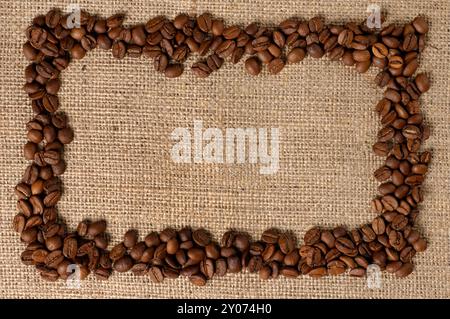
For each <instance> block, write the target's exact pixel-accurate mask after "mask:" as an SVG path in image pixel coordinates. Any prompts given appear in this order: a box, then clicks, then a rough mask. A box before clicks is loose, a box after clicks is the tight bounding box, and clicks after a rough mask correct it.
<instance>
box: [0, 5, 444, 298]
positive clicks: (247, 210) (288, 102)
mask: <svg viewBox="0 0 450 319" xmlns="http://www.w3.org/2000/svg"><path fill="white" fill-rule="evenodd" d="M68 3H69V1H31V0H27V1H19V0H16V1H7V0H4V1H1V3H0V16H1V18H0V24H1V28H0V30H1V32H0V49H1V52H0V69H1V73H2V75H1V95H2V98H1V102H0V103H1V117H0V175H1V179H0V187H1V190H0V211H1V219H0V227H1V233H0V259H1V262H0V296H1V297H8V298H42V297H47V298H56V297H62V298H78V297H87V298H91V297H101V298H118V297H125V298H131V297H139V298H155V297H164V298H177V297H189V298H190V297H192V298H212V297H216V298H217V297H229V298H234V297H262V298H280V297H281V298H318V297H325V298H336V297H337V298H343V297H353V298H360V297H365V298H379V297H388V298H402V297H410V298H423V297H424V298H430V297H445V298H448V297H449V296H450V285H449V279H450V278H449V261H448V257H449V235H450V233H449V225H450V223H449V219H448V212H449V211H450V198H449V184H450V181H449V174H450V173H449V172H450V155H449V141H450V126H449V124H450V111H449V105H450V97H449V93H448V89H449V80H448V77H449V71H450V70H449V63H450V56H449V43H450V35H449V21H450V15H449V12H450V11H449V9H450V6H449V3H448V1H446V0H431V1H421V0H415V1H381V2H380V1H375V3H378V4H380V5H382V7H383V9H384V10H385V11H387V13H388V14H387V22H401V23H404V22H407V21H410V20H411V19H412V18H414V17H415V16H416V15H418V14H423V15H424V16H426V17H427V19H428V20H429V21H430V24H431V28H430V34H429V42H428V47H427V49H426V50H425V52H424V54H423V56H422V58H421V70H423V71H427V72H429V73H430V76H431V79H432V89H431V90H430V91H429V92H428V93H426V94H425V96H424V97H423V98H422V101H423V109H424V113H425V116H426V121H427V123H428V124H429V125H430V126H431V128H432V137H431V139H430V140H429V141H427V143H426V146H427V147H429V148H432V149H433V154H434V160H433V163H432V166H431V171H430V172H429V174H428V178H427V181H426V184H425V203H424V204H423V205H422V210H421V216H420V219H419V225H420V227H421V229H422V230H423V233H424V234H425V236H426V237H427V238H428V240H429V249H428V250H427V251H426V252H425V253H421V254H419V255H418V256H416V258H415V264H416V271H415V272H414V273H413V274H412V275H411V276H409V277H408V278H406V279H401V280H399V279H395V278H394V277H393V276H391V275H387V274H383V276H382V283H381V288H380V289H369V288H368V285H367V282H366V281H365V280H364V279H355V278H350V277H349V276H339V277H335V278H325V279H320V280H314V279H311V278H309V277H300V278H298V279H296V280H292V279H289V280H288V279H285V278H280V279H278V280H276V281H267V282H263V281H260V280H259V278H258V277H257V276H256V275H249V274H239V275H229V276H227V277H225V278H220V279H216V280H213V281H211V282H209V283H208V284H207V285H206V287H202V288H199V287H195V286H193V285H191V284H190V283H189V282H188V281H187V280H185V278H180V279H177V280H172V281H170V280H167V281H165V282H164V283H163V284H159V285H156V284H153V283H151V282H150V281H149V280H148V278H139V277H135V276H133V275H132V274H130V273H128V274H120V275H117V274H115V275H114V276H112V278H110V280H109V281H107V282H101V281H98V280H96V279H95V278H93V277H92V278H89V279H88V280H87V281H85V282H83V283H82V287H81V289H68V288H67V287H66V286H65V283H64V282H58V283H46V282H44V281H42V280H41V279H40V278H39V277H38V276H37V275H36V271H35V270H34V268H32V267H26V266H24V265H22V264H21V262H20V257H19V255H20V252H21V250H22V244H20V243H19V237H18V235H17V234H15V233H14V232H13V231H11V227H10V225H11V219H12V217H13V216H14V214H15V210H16V208H15V201H16V198H15V196H14V195H13V191H12V190H13V187H14V185H15V183H16V182H17V181H18V180H19V179H20V178H21V175H22V173H23V170H24V169H25V167H26V161H25V160H24V159H23V158H22V146H23V144H24V143H25V140H26V139H25V123H26V122H27V121H28V120H29V119H30V117H31V116H32V111H31V108H30V102H29V100H28V98H27V96H26V95H25V94H24V93H23V91H22V89H21V87H22V85H23V70H24V67H25V66H26V64H27V62H26V61H25V59H24V58H23V57H22V54H21V48H22V44H23V42H24V39H25V37H24V32H23V31H24V30H25V28H26V27H27V26H28V24H29V23H30V21H31V19H32V17H33V16H35V15H36V14H37V13H44V12H46V11H48V10H49V9H50V8H52V7H58V8H61V9H64V8H65V7H66V5H67V4H68ZM78 3H79V4H80V5H81V7H82V8H83V9H86V10H88V11H89V12H91V13H99V14H102V15H104V16H107V15H110V14H113V13H116V12H120V11H122V12H126V13H127V16H128V17H127V23H138V22H145V21H146V20H147V18H148V17H151V16H154V15H156V14H165V15H168V16H171V17H172V16H174V15H175V14H176V13H179V12H188V13H192V14H195V13H201V12H203V11H205V10H207V11H210V12H211V13H213V14H214V15H216V16H220V17H223V18H224V19H225V20H226V21H227V22H228V23H237V24H246V23H248V22H251V21H259V22H262V23H267V24H270V23H278V22H280V21H281V20H282V19H284V18H286V17H289V16H292V15H295V16H299V17H304V18H310V17H312V16H314V15H315V14H320V15H323V16H324V17H325V18H326V20H327V21H329V22H343V21H348V20H352V21H360V20H361V19H363V18H364V17H365V16H366V8H367V5H368V4H369V2H368V1H363V0H345V1H339V2H335V1H312V0H308V1H300V0H297V1H276V0H265V1H248V0H236V1H228V2H227V1H225V2H224V1H220V0H208V1H200V0H194V1H184V0H183V1H180V0H170V1H159V2H157V1H145V0H133V1H131V0H126V1H122V0H114V1H96V2H95V3H94V1H81V0H79V1H78ZM264 73H265V74H263V75H261V76H259V77H257V78H251V77H249V76H248V75H246V73H245V72H244V71H243V63H242V62H240V63H239V64H237V65H232V64H231V63H227V64H225V66H224V67H223V68H222V69H221V70H220V71H219V72H217V73H214V74H213V75H212V76H211V77H209V78H208V79H197V78H194V76H193V74H192V73H191V72H185V74H184V75H183V76H182V77H180V78H178V79H175V80H166V79H165V78H163V77H162V76H161V75H159V74H156V73H155V72H154V70H153V66H152V65H151V63H150V62H149V61H148V60H145V59H144V58H142V59H137V60H136V59H125V60H121V61H117V60H113V59H112V57H111V53H110V52H101V51H100V50H98V51H97V50H96V51H94V52H91V53H89V54H88V55H87V57H86V58H84V59H83V60H82V61H78V62H75V63H72V64H71V65H70V68H69V69H68V70H67V71H66V72H65V73H64V74H63V78H62V79H63V88H62V90H61V93H60V97H61V104H62V110H64V111H65V112H67V114H68V116H69V118H70V121H71V123H72V125H73V128H74V130H75V135H76V136H75V141H74V142H73V143H72V144H70V145H69V147H67V151H66V153H65V158H66V160H67V162H68V169H67V172H66V173H65V175H64V177H63V181H64V185H65V193H64V196H63V198H62V201H61V203H60V204H59V208H60V211H61V212H62V214H63V216H64V218H65V219H66V221H67V223H68V225H70V227H72V228H73V227H75V225H76V223H77V222H78V221H80V220H81V219H82V218H85V217H91V218H106V219H107V220H108V222H109V231H110V232H111V234H112V244H115V243H117V242H118V241H119V240H120V236H122V234H123V233H124V232H125V231H126V230H127V229H129V228H130V227H134V228H137V229H139V231H140V233H141V234H142V235H144V234H146V233H147V232H148V231H150V230H153V229H158V230H160V229H162V228H163V227H166V226H177V227H180V226H184V225H192V226H205V227H207V228H208V229H210V230H211V231H212V232H213V234H215V236H216V238H217V236H218V235H219V234H221V233H223V232H224V231H225V230H227V229H229V228H236V229H239V230H245V231H248V232H249V233H250V234H252V235H253V236H257V235H259V234H260V233H261V232H262V231H263V230H264V229H266V228H267V227H269V226H276V227H278V228H281V229H290V230H293V231H294V233H295V234H296V235H297V236H301V234H303V233H304V231H305V230H307V229H308V228H310V227H311V226H313V225H316V224H318V225H324V226H334V225H347V226H356V225H360V224H361V223H364V222H366V221H368V220H370V219H371V218H373V215H372V214H371V213H370V211H369V201H370V199H371V198H372V196H373V195H374V194H375V190H376V185H377V184H376V182H375V180H374V179H373V177H372V172H373V171H374V169H376V168H377V167H378V166H379V165H380V163H381V161H382V160H381V159H379V158H376V157H375V156H374V155H373V154H372V152H371V145H372V144H373V142H374V141H375V137H376V132H377V130H378V129H379V124H378V122H377V121H378V119H377V117H376V114H375V113H374V110H373V109H374V105H375V104H376V102H377V101H378V99H379V98H380V96H381V91H380V90H379V89H377V88H376V87H375V85H374V84H373V81H372V79H373V76H374V74H375V71H374V70H372V71H371V72H369V73H367V74H365V75H358V74H357V73H356V72H355V71H354V69H351V68H345V67H343V66H341V65H339V64H337V63H331V62H329V61H327V59H322V60H320V61H316V60H313V59H311V58H308V59H307V60H305V61H304V62H302V63H301V64H299V65H295V66H289V67H287V68H285V69H284V70H283V71H282V73H281V74H279V75H277V76H269V75H268V74H267V73H266V72H264ZM194 119H197V120H202V121H203V124H204V126H205V127H219V128H222V129H225V128H227V127H266V128H271V127H278V128H280V131H281V143H280V147H281V148H280V170H279V172H278V173H277V174H275V175H268V176H265V175H261V174H260V173H259V167H258V166H257V165H256V166H255V165H249V164H244V165H217V164H216V165H214V164H196V165H194V164H192V165H191V164H175V163H174V162H173V161H172V159H171V158H170V148H171V145H172V144H173V142H172V141H171V140H170V133H171V132H172V130H173V129H174V128H176V127H192V124H193V120H194Z"/></svg>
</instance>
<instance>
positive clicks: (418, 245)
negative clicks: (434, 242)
mask: <svg viewBox="0 0 450 319" xmlns="http://www.w3.org/2000/svg"><path fill="white" fill-rule="evenodd" d="M412 245H413V248H414V250H415V251H417V252H422V251H425V250H426V249H427V242H426V240H425V239H423V238H420V239H418V240H416V241H414V242H413V244H412Z"/></svg>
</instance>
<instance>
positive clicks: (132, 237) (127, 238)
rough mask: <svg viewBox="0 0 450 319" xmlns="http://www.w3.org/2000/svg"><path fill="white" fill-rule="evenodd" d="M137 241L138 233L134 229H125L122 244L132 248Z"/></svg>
mask: <svg viewBox="0 0 450 319" xmlns="http://www.w3.org/2000/svg"><path fill="white" fill-rule="evenodd" d="M137 241H138V233H137V231H136V230H134V229H131V230H129V231H127V232H126V233H125V235H124V236H123V244H124V246H125V247H127V248H132V247H133V246H134V245H136V243H137Z"/></svg>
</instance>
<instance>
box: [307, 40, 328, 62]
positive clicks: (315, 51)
mask: <svg viewBox="0 0 450 319" xmlns="http://www.w3.org/2000/svg"><path fill="white" fill-rule="evenodd" d="M306 50H307V51H308V54H309V55H310V56H311V57H313V58H315V59H319V58H321V57H323V55H324V54H325V51H324V50H323V49H322V47H321V46H320V45H319V44H317V43H313V44H310V45H308V46H307V47H306Z"/></svg>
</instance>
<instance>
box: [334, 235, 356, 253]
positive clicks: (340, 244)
mask: <svg viewBox="0 0 450 319" xmlns="http://www.w3.org/2000/svg"><path fill="white" fill-rule="evenodd" d="M336 248H337V249H338V250H339V251H340V252H341V253H343V254H344V255H347V256H350V257H354V256H356V254H357V250H356V247H355V244H354V243H353V242H352V241H351V240H350V239H348V238H345V237H339V238H337V239H336Z"/></svg>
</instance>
